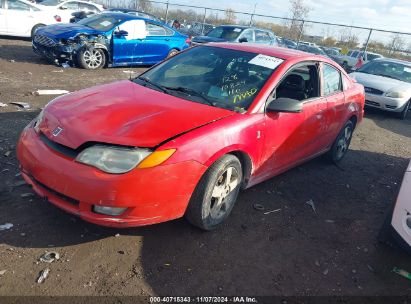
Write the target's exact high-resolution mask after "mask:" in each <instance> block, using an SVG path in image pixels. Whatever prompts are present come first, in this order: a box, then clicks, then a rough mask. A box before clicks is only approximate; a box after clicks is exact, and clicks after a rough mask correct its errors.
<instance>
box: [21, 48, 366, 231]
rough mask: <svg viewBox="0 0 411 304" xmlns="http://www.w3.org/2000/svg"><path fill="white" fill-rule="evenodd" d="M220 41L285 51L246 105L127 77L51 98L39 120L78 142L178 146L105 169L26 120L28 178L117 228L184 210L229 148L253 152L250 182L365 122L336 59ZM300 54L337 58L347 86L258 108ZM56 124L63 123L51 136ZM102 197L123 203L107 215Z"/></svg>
mask: <svg viewBox="0 0 411 304" xmlns="http://www.w3.org/2000/svg"><path fill="white" fill-rule="evenodd" d="M218 46H220V47H227V48H232V49H238V50H248V51H251V52H256V53H261V54H265V55H270V56H276V57H279V58H283V59H285V61H284V63H283V64H282V65H281V66H280V67H279V68H278V69H277V70H276V72H275V73H274V74H273V75H272V76H271V78H270V79H269V80H268V81H267V83H266V84H265V86H264V87H263V88H262V89H261V91H260V92H259V93H258V95H257V96H256V98H255V100H254V102H253V104H252V105H251V107H250V108H249V110H248V112H247V113H245V114H239V113H235V112H231V111H228V110H224V109H219V108H215V107H211V106H208V105H203V104H198V103H195V102H191V101H187V100H183V99H180V98H177V97H174V96H170V95H167V94H164V93H161V92H158V91H155V90H152V89H149V88H145V87H142V86H140V85H137V84H135V83H132V82H130V81H121V82H117V83H112V84H108V85H103V86H97V87H93V88H90V89H86V90H82V91H79V92H76V93H73V94H70V95H67V96H63V97H60V98H59V99H58V100H57V101H56V102H55V103H53V104H51V105H49V106H48V107H47V109H46V111H45V118H44V120H43V123H42V124H41V125H40V129H41V131H42V132H43V133H44V134H45V135H46V136H47V137H48V138H49V139H51V140H53V141H55V142H57V143H59V144H62V145H64V146H67V147H70V148H74V149H75V148H78V147H80V146H81V145H83V144H85V143H88V142H104V143H110V144H118V145H126V146H138V147H151V148H153V147H157V149H158V150H163V149H169V148H174V149H177V151H176V152H175V153H174V154H173V155H172V157H171V158H169V159H168V160H167V161H166V162H164V163H163V164H161V165H159V166H157V167H154V168H150V169H134V170H132V171H131V172H128V173H126V174H118V175H115V174H107V173H104V172H102V171H100V170H98V169H96V168H93V167H90V166H86V165H83V164H80V163H77V162H75V161H74V159H71V158H69V157H67V156H63V155H62V154H59V153H58V152H56V151H54V150H52V149H50V148H49V147H48V146H47V145H45V144H44V143H43V142H42V141H41V140H40V139H39V136H38V134H37V133H36V132H35V131H34V129H33V123H31V124H29V125H28V126H27V127H26V129H25V130H24V131H23V133H22V136H21V138H20V141H19V144H18V147H17V149H18V159H19V161H20V164H21V168H22V172H23V177H24V178H25V180H26V181H27V182H28V183H30V184H31V185H33V188H34V190H35V191H36V192H37V193H38V194H39V195H41V196H46V197H47V198H48V199H49V201H50V202H51V203H53V204H55V205H57V206H58V207H60V208H62V209H64V210H66V211H67V212H70V213H73V214H76V215H78V216H80V217H81V218H83V219H84V220H87V221H90V222H93V223H96V224H100V225H106V226H114V227H128V226H140V225H147V224H153V223H158V222H163V221H167V220H171V219H175V218H179V217H181V216H183V215H184V212H185V210H186V207H187V205H188V202H189V200H190V197H191V194H192V192H193V191H194V189H195V187H196V185H197V183H198V181H199V180H200V178H201V176H202V175H203V174H204V172H205V171H206V169H207V168H208V167H209V166H210V165H211V164H212V163H213V162H214V161H215V160H217V159H218V158H219V157H221V156H222V155H224V154H226V153H233V152H241V153H243V155H244V156H245V157H247V158H248V159H250V161H251V164H252V169H251V176H250V179H249V183H248V185H247V186H252V185H254V184H256V183H258V182H261V181H263V180H265V179H268V178H270V177H272V176H274V175H277V174H279V173H281V172H284V171H285V170H287V169H289V168H291V167H293V166H296V165H298V164H300V163H302V162H304V161H306V160H308V159H310V158H312V157H315V156H317V155H319V154H321V153H323V152H325V151H327V150H328V149H329V148H330V146H331V144H332V142H333V141H334V139H335V138H336V136H337V134H338V132H339V130H340V129H341V127H342V126H343V125H344V123H345V122H346V121H347V120H348V119H350V118H352V117H356V119H357V121H358V122H360V121H361V119H362V117H363V108H364V90H363V88H362V86H361V85H358V84H356V83H354V82H353V81H352V80H350V78H349V77H348V76H347V74H346V73H345V72H344V71H343V70H342V69H341V68H340V67H339V66H338V65H336V64H335V63H333V62H332V61H330V60H328V59H326V58H323V57H321V56H315V55H309V54H306V53H302V52H299V51H292V50H288V49H282V48H273V47H264V46H251V45H245V44H218ZM301 61H323V62H327V63H329V64H331V65H334V66H335V67H337V68H338V69H340V70H341V73H342V74H343V77H344V78H345V81H346V82H347V89H346V90H345V91H344V92H341V93H338V94H335V95H333V96H330V97H323V98H318V99H317V100H316V101H312V102H310V103H306V104H305V105H304V109H303V112H302V113H267V114H266V113H264V105H265V101H266V99H267V97H268V95H269V94H270V92H271V91H272V90H273V89H274V88H275V86H276V85H277V83H278V82H279V81H280V79H281V77H282V76H283V75H284V73H286V72H287V70H289V69H290V68H291V67H292V66H293V65H294V64H296V63H298V62H301ZM57 126H59V127H61V128H63V132H62V133H61V135H59V136H58V137H53V136H52V135H51V133H52V132H53V130H54V129H55V128H56V127H57ZM258 134H259V136H258ZM50 189H52V190H50ZM62 195H63V196H62ZM64 196H67V197H70V198H71V199H73V200H76V201H78V204H73V203H72V202H68V201H67V200H65V199H64ZM98 204H100V205H104V206H119V207H128V208H129V209H128V210H127V211H126V212H125V213H124V214H123V215H121V216H118V217H109V216H104V215H99V214H96V213H94V212H93V211H92V206H93V205H98Z"/></svg>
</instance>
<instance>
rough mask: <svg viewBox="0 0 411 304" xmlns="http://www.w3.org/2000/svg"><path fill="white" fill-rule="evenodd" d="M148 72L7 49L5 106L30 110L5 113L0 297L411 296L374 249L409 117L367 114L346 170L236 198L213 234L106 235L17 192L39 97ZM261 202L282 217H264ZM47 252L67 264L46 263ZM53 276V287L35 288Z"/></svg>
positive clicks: (404, 264) (172, 227) (404, 151)
mask: <svg viewBox="0 0 411 304" xmlns="http://www.w3.org/2000/svg"><path fill="white" fill-rule="evenodd" d="M143 70H144V69H143V68H113V69H105V70H100V71H85V70H81V69H77V68H69V69H62V68H60V67H57V66H53V65H51V64H49V63H47V62H45V61H43V60H41V59H40V58H39V57H38V56H37V55H35V54H34V53H33V52H32V50H31V45H30V42H29V41H24V40H16V39H7V38H5V37H2V38H0V102H3V103H6V104H8V103H10V102H13V101H25V102H29V103H30V104H31V106H32V108H31V109H30V110H24V111H23V110H19V109H18V108H17V107H15V106H13V105H8V106H7V107H0V172H1V173H0V181H1V182H0V225H1V224H5V223H12V224H13V225H14V227H13V228H11V229H9V230H4V231H0V271H1V270H6V272H5V273H4V274H0V295H52V296H59V295H118V296H122V295H166V296H171V295H175V296H182V295H203V296H204V295H231V296H233V295H254V296H255V295H261V296H262V295H298V296H305V295H408V296H410V295H411V284H410V281H408V280H406V279H404V278H402V277H400V276H398V275H397V274H395V273H393V272H392V269H393V267H399V268H402V269H405V270H408V271H410V272H411V259H410V257H409V256H407V255H406V254H405V253H404V252H402V251H400V250H399V249H397V248H392V247H387V246H385V245H382V244H380V243H379V242H378V241H377V235H378V232H379V230H380V227H381V225H382V223H383V220H384V216H385V213H386V212H387V210H388V209H389V208H390V206H391V204H392V203H393V202H394V201H395V199H396V196H397V194H398V190H399V185H400V183H401V180H402V177H403V174H404V171H405V169H406V166H407V164H408V161H409V159H410V158H411V117H409V118H408V119H407V120H405V121H401V120H398V119H396V118H395V117H393V116H392V115H389V114H386V113H382V112H379V111H371V110H369V111H367V114H366V118H365V119H364V122H363V123H362V124H361V125H360V126H359V128H358V129H357V130H356V132H355V135H354V138H353V141H352V146H351V151H350V152H349V153H348V155H347V156H346V158H345V159H344V161H343V162H342V164H341V166H340V167H336V166H333V165H330V164H329V163H328V162H327V161H325V160H324V159H323V158H321V157H320V158H318V159H315V160H313V161H311V162H309V163H307V164H305V165H303V166H300V167H298V168H295V169H293V170H291V171H289V172H287V173H285V174H282V175H281V176H278V177H276V178H273V179H271V180H269V181H266V182H264V183H262V184H259V185H257V186H255V187H253V188H251V189H248V190H245V191H243V192H241V193H240V196H239V200H238V202H237V205H236V207H235V208H234V210H233V213H232V214H231V216H230V218H229V219H228V221H227V222H226V224H225V225H224V226H223V227H221V229H218V230H217V231H214V232H208V233H204V232H202V231H200V230H198V229H196V228H194V227H192V226H190V225H189V224H188V223H187V222H186V221H185V220H184V219H180V220H176V221H172V222H168V223H164V224H160V225H154V226H148V227H143V228H133V229H125V230H116V229H108V228H102V227H98V226H95V225H92V224H88V223H85V222H83V221H81V220H79V219H77V218H74V217H73V216H71V215H69V214H66V213H65V212H63V211H60V210H59V209H57V208H56V207H54V206H52V205H51V204H49V203H47V202H45V201H43V200H42V199H40V198H38V197H36V196H28V195H25V194H26V193H32V191H31V189H30V188H29V187H28V186H14V185H15V183H17V182H19V181H21V178H20V177H19V176H18V175H17V174H18V164H17V160H16V155H15V145H16V141H17V139H18V136H19V133H20V132H21V130H22V129H23V127H24V126H25V125H26V124H27V123H28V122H29V121H30V120H31V119H33V118H34V117H35V116H36V114H37V113H38V112H39V108H40V107H43V106H44V105H45V104H46V103H47V102H48V101H49V100H50V99H52V98H53V96H33V95H31V94H30V93H31V92H32V91H34V90H36V89H46V88H53V89H65V90H69V91H72V90H77V89H81V88H86V87H89V86H92V85H95V84H100V83H108V82H112V81H115V80H119V79H127V78H128V77H129V74H127V73H124V71H134V72H135V73H136V74H138V73H140V72H141V71H143ZM7 151H12V152H11V154H10V155H9V156H5V155H4V154H5V153H6V152H7ZM6 154H7V153H6ZM310 199H312V200H313V202H314V203H315V207H316V213H314V212H313V210H312V208H311V207H310V206H309V205H307V204H306V202H307V201H309V200H310ZM255 203H259V204H262V205H263V206H264V207H265V209H266V210H267V211H269V210H275V209H281V210H280V211H279V212H275V213H270V214H264V213H263V212H261V211H257V210H255V209H254V208H253V204H255ZM116 234H120V235H117V236H116ZM47 250H55V251H58V252H59V253H60V255H61V258H60V260H59V261H57V262H54V263H52V264H45V263H42V262H39V261H38V259H39V257H40V256H41V255H42V254H43V253H44V252H45V251H47ZM47 267H48V268H50V275H49V277H48V278H47V279H46V281H45V282H44V283H43V284H37V283H36V279H37V277H38V274H39V272H40V271H41V270H42V269H45V268H47ZM0 273H2V272H0ZM0 302H1V300H0Z"/></svg>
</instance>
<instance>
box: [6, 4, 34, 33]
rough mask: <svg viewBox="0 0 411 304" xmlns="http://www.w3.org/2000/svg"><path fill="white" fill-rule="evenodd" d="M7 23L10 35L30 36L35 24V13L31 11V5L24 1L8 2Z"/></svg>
mask: <svg viewBox="0 0 411 304" xmlns="http://www.w3.org/2000/svg"><path fill="white" fill-rule="evenodd" d="M5 22H6V27H7V33H8V34H9V35H16V36H27V35H30V32H31V28H32V27H33V25H34V22H35V16H34V12H33V11H31V8H30V5H28V4H26V3H24V2H22V1H19V0H7V10H6V14H5Z"/></svg>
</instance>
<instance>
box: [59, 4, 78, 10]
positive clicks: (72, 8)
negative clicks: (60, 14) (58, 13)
mask: <svg viewBox="0 0 411 304" xmlns="http://www.w3.org/2000/svg"><path fill="white" fill-rule="evenodd" d="M63 7H65V8H66V9H68V10H73V11H77V10H79V3H78V2H66V3H64V4H63V5H62V6H60V8H63Z"/></svg>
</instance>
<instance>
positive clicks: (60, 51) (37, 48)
mask: <svg viewBox="0 0 411 304" xmlns="http://www.w3.org/2000/svg"><path fill="white" fill-rule="evenodd" d="M32 47H33V51H34V52H35V53H36V54H38V55H40V56H42V57H45V58H47V59H49V60H50V61H52V62H53V63H56V64H60V63H62V62H67V61H69V62H72V61H73V56H74V55H75V50H74V49H73V48H72V47H71V46H64V45H60V44H56V45H54V46H46V45H41V44H39V43H35V42H34V41H33V43H32Z"/></svg>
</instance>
